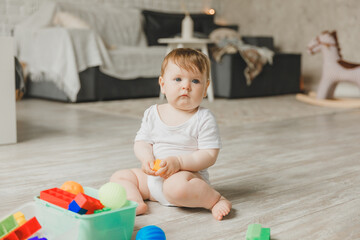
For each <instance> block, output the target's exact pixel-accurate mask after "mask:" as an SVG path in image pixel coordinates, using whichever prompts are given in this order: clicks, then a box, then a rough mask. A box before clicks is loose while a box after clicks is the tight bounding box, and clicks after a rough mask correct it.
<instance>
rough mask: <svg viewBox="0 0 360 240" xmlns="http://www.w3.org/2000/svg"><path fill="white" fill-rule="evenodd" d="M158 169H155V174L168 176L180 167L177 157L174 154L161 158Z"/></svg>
mask: <svg viewBox="0 0 360 240" xmlns="http://www.w3.org/2000/svg"><path fill="white" fill-rule="evenodd" d="M160 167H161V168H160V169H159V170H157V171H156V173H155V175H156V176H161V177H163V178H165V179H166V178H168V177H170V176H171V175H173V174H174V173H177V172H178V171H180V169H181V165H180V161H179V158H178V157H176V156H171V157H167V158H165V159H162V160H161V163H160Z"/></svg>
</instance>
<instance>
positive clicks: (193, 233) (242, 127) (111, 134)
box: [0, 98, 360, 240]
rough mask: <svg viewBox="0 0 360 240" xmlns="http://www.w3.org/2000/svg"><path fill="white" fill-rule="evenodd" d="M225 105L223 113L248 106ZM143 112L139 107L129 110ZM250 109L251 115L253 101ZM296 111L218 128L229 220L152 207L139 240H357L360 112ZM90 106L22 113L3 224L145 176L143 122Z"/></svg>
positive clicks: (5, 180) (8, 163) (9, 164)
mask: <svg viewBox="0 0 360 240" xmlns="http://www.w3.org/2000/svg"><path fill="white" fill-rule="evenodd" d="M261 100H263V101H264V102H265V101H266V102H267V103H268V102H269V98H264V99H261V98H258V99H256V100H255V101H256V107H257V109H256V110H255V111H260V110H261V109H260V110H259V107H261ZM222 101H223V102H222V104H223V107H224V108H233V107H234V106H236V104H239V105H241V104H242V100H229V102H227V101H226V100H222ZM144 102H146V104H148V103H149V102H151V100H149V99H147V100H144ZM215 102H216V101H215ZM111 104H116V103H111ZM119 104H120V103H119ZM143 104H144V103H141V100H137V101H136V104H135V103H133V105H132V107H135V106H137V107H139V108H144V107H143V106H142V105H143ZM246 104H248V105H249V106H248V109H246V111H248V112H251V111H252V106H251V101H249V100H246ZM291 104H292V103H291V102H288V101H287V102H286V104H284V109H283V110H281V112H282V113H283V115H282V117H281V118H278V119H277V118H276V117H275V116H269V121H266V118H265V120H263V119H264V118H257V119H256V120H254V122H251V121H249V119H250V118H249V116H246V117H247V121H246V122H241V121H239V123H238V124H237V123H236V121H233V120H232V121H231V122H230V121H226V120H223V121H222V123H221V124H220V132H221V136H222V141H223V148H222V150H221V153H220V155H219V158H218V161H217V163H216V164H215V165H214V166H213V167H211V168H210V170H209V171H210V176H211V181H212V184H213V186H214V188H215V189H217V190H218V191H219V192H220V193H222V194H223V195H224V196H226V197H227V198H228V199H229V200H231V201H232V203H233V209H232V212H231V214H230V215H229V216H228V217H226V218H225V220H223V221H221V222H218V221H216V220H214V219H213V218H212V216H211V213H210V212H209V211H207V210H204V209H187V208H177V207H163V206H161V205H159V204H158V203H154V202H149V207H150V210H149V212H148V214H146V215H142V216H138V217H136V221H135V228H134V234H133V239H135V235H136V233H137V231H138V230H139V229H140V228H142V227H144V226H147V225H157V226H159V227H161V228H162V229H163V230H164V231H165V233H166V235H167V238H168V239H170V240H172V239H245V233H246V229H247V226H248V225H249V224H252V223H261V224H262V225H263V226H264V227H269V228H271V235H272V239H275V240H293V239H294V240H298V239H302V240H304V239H309V240H313V239H317V240H319V239H327V240H332V239H334V240H347V239H349V240H350V239H351V240H354V239H360V228H359V227H358V222H360V210H358V209H359V204H360V200H359V195H360V174H359V171H360V163H359V161H360V151H359V149H360V146H359V145H360V127H359V121H360V110H359V109H352V110H347V111H343V110H342V111H326V110H322V109H320V108H319V113H318V114H309V113H308V112H307V113H306V114H297V115H296V114H294V113H291V114H290V113H289V115H288V117H286V114H285V113H284V111H285V112H286V109H288V108H289V107H291ZM293 104H298V103H293ZM78 106H80V105H78ZM83 106H85V107H77V106H76V104H74V105H73V104H66V103H57V102H51V101H43V100H29V99H28V100H23V101H21V102H18V103H17V119H18V120H17V126H18V143H17V144H13V145H3V146H0V163H1V168H0V200H1V204H0V217H1V216H5V215H6V214H8V213H11V212H12V211H13V210H14V209H16V208H18V207H19V206H21V205H22V204H24V203H27V202H30V201H32V200H33V198H34V196H36V195H38V194H39V192H40V191H41V190H44V189H47V188H51V187H56V186H60V185H61V184H62V183H63V182H65V181H68V180H73V181H77V182H79V183H81V184H82V185H84V186H90V187H94V188H99V187H100V186H101V185H102V184H104V183H106V182H107V181H108V179H109V177H110V176H111V174H112V173H113V172H114V171H115V170H117V169H125V168H132V167H138V166H139V163H138V161H137V160H136V159H135V156H134V153H133V139H134V136H135V134H136V131H137V130H138V128H139V125H140V122H141V116H140V115H137V114H125V113H124V114H123V115H121V114H119V113H117V114H111V113H109V112H108V113H105V112H101V111H98V110H97V111H92V110H91V109H90V108H91V104H89V105H88V106H89V109H87V107H86V106H87V105H86V104H85V105H83ZM304 106H305V105H304ZM242 107H243V108H244V106H243V105H242ZM264 107H266V108H269V105H265V106H264ZM276 107H281V101H280V102H279V101H277V105H276ZM305 108H306V107H305ZM216 109H217V108H214V110H215V111H216ZM296 109H297V111H301V106H299V105H296ZM308 110H309V109H308ZM308 110H307V111H308ZM311 110H315V111H316V110H317V109H316V108H314V109H311ZM229 111H230V110H229ZM242 111H244V109H243V110H242ZM274 112H276V111H274ZM278 112H280V110H279V111H278ZM214 114H215V115H216V112H215V113H214ZM269 114H270V111H269ZM296 116H297V117H296ZM232 117H234V116H232ZM237 117H238V118H239V119H241V117H242V116H241V115H238V116H237ZM259 119H262V120H261V122H260V121H259Z"/></svg>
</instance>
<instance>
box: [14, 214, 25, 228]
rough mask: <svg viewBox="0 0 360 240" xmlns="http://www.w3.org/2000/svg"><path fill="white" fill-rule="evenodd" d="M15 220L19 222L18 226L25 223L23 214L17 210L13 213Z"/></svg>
mask: <svg viewBox="0 0 360 240" xmlns="http://www.w3.org/2000/svg"><path fill="white" fill-rule="evenodd" d="M13 216H14V218H15V220H16V222H17V223H18V224H19V226H21V225H23V224H24V223H26V219H25V215H24V214H23V213H22V212H17V213H14V214H13Z"/></svg>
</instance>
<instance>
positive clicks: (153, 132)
mask: <svg viewBox="0 0 360 240" xmlns="http://www.w3.org/2000/svg"><path fill="white" fill-rule="evenodd" d="M135 141H144V142H147V143H150V144H152V145H153V154H154V157H155V158H156V159H160V160H161V159H164V158H166V157H169V156H179V155H187V154H191V153H193V152H194V151H197V150H198V149H219V148H221V139H220V135H219V129H218V126H217V124H216V121H215V117H214V116H213V114H212V113H211V112H210V110H208V109H206V108H203V107H199V109H198V111H197V112H196V113H195V114H194V115H193V116H192V117H191V118H190V119H189V120H187V121H186V122H184V123H182V124H180V125H178V126H168V125H166V124H165V123H164V122H163V121H162V120H161V119H160V116H159V113H158V110H157V105H152V106H151V107H149V108H148V109H146V110H145V113H144V117H143V119H142V123H141V127H140V130H139V131H138V132H137V134H136V137H135ZM199 173H200V175H201V176H202V178H203V179H204V180H205V181H206V182H208V183H210V182H209V173H208V171H207V169H204V170H201V171H199ZM163 180H164V179H163V178H161V177H158V176H150V175H149V176H148V187H149V191H150V194H151V196H153V197H154V198H155V199H156V200H157V201H159V202H160V203H161V204H163V205H167V206H172V204H170V203H169V202H168V201H167V200H166V198H165V196H164V194H163V192H162V185H163Z"/></svg>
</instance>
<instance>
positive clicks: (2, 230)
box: [0, 215, 19, 238]
mask: <svg viewBox="0 0 360 240" xmlns="http://www.w3.org/2000/svg"><path fill="white" fill-rule="evenodd" d="M18 226H19V225H18V223H17V222H16V220H15V218H14V216H13V215H10V216H8V217H6V218H4V219H3V220H1V221H0V238H1V237H3V236H5V235H6V234H8V233H9V232H11V231H13V230H14V229H15V228H17V227H18Z"/></svg>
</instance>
